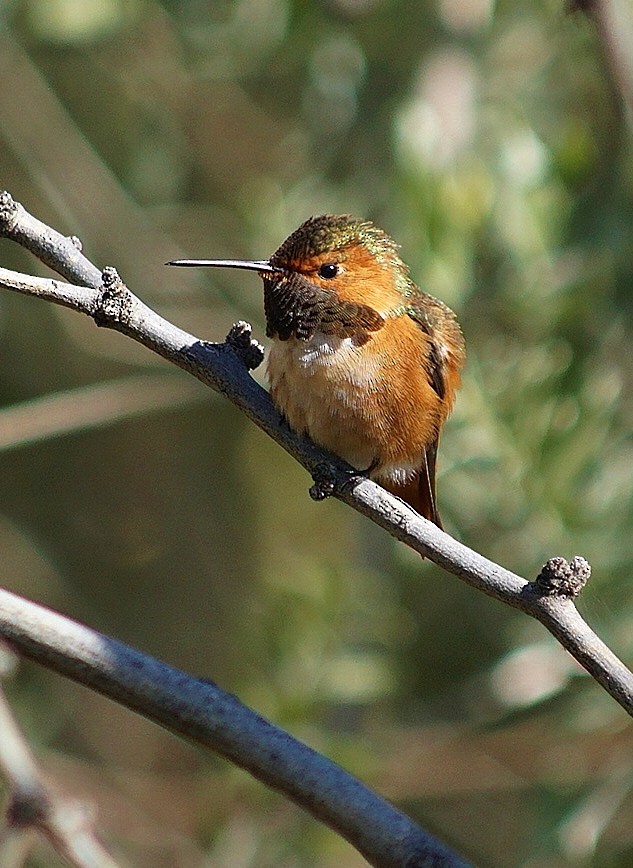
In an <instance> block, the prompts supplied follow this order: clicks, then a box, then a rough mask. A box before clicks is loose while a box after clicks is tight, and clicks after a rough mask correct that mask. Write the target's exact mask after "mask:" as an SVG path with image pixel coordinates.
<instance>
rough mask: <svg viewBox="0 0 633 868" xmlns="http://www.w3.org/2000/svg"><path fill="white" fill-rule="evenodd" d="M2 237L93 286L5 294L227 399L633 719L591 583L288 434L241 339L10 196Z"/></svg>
mask: <svg viewBox="0 0 633 868" xmlns="http://www.w3.org/2000/svg"><path fill="white" fill-rule="evenodd" d="M0 235H4V236H5V237H7V238H10V239H12V240H15V241H17V242H18V243H19V244H22V245H24V246H26V247H27V248H28V249H29V250H30V251H31V252H32V253H33V254H35V256H38V257H39V258H42V259H44V260H45V261H46V262H47V264H49V265H50V266H51V267H53V268H55V269H56V270H57V271H58V272H59V273H62V274H64V275H65V276H67V277H70V278H71V279H75V280H77V281H78V282H79V283H81V282H85V283H87V284H89V285H88V286H84V285H81V286H78V285H70V284H67V283H63V282H61V281H58V280H47V279H44V278H35V277H29V276H26V275H22V274H17V273H15V272H10V271H7V270H5V269H0V285H2V286H5V287H6V288H7V289H12V290H14V291H16V292H21V293H25V294H28V295H36V296H38V297H40V298H45V299H47V300H48V301H52V302H54V303H56V304H61V305H64V306H65V307H70V308H73V309H74V310H78V311H81V312H83V313H86V314H88V316H90V317H92V318H93V319H94V321H95V322H96V323H97V325H99V326H103V327H107V328H111V329H115V330H116V331H120V332H122V333H123V334H126V335H128V336H129V337H131V338H133V339H134V340H136V341H138V342H140V343H142V344H143V345H144V346H146V347H147V348H148V349H151V350H152V351H154V352H156V353H158V354H159V355H161V356H163V358H165V359H167V360H169V361H171V362H173V363H174V364H176V365H178V366H179V367H181V368H183V369H184V370H186V371H188V372H189V373H191V374H193V375H194V376H195V377H197V378H198V379H199V380H201V381H202V382H204V383H206V384H207V385H209V386H210V387H211V388H213V389H215V390H216V391H218V392H220V393H221V394H223V395H224V396H225V397H227V398H228V399H229V400H230V401H231V402H232V403H234V404H235V405H236V406H238V407H239V408H240V409H241V410H242V411H243V412H244V413H245V414H246V415H247V416H248V417H249V418H250V419H251V420H252V421H253V422H255V424H256V425H258V426H259V427H260V428H262V429H263V430H264V431H266V433H267V434H269V435H270V436H271V437H272V438H273V439H274V440H275V441H276V442H277V443H278V444H279V445H280V446H282V447H283V448H284V449H285V450H286V451H287V452H289V453H290V454H291V455H293V456H294V457H295V458H296V459H297V461H299V462H300V463H301V464H302V465H303V466H304V467H305V468H306V469H307V470H308V471H309V472H310V473H311V474H312V475H313V476H314V477H315V478H316V480H317V484H316V485H315V486H313V489H312V490H311V493H312V494H313V496H314V497H315V498H316V499H319V498H320V497H322V496H324V494H332V495H333V496H335V497H337V498H338V499H340V500H342V501H343V502H345V503H347V504H348V505H350V506H352V507H353V508H354V509H356V510H358V511H359V512H361V513H363V514H364V515H366V516H367V517H368V518H371V519H372V521H374V522H375V523H376V524H378V525H380V526H381V527H383V528H385V530H387V531H388V532H389V533H390V534H391V535H392V536H394V537H395V538H396V539H399V540H401V541H402V542H404V543H406V544H407V545H408V546H410V547H411V548H413V549H415V551H418V552H420V553H421V554H424V555H425V556H426V557H428V558H430V559H431V560H432V561H434V562H435V563H436V564H438V565H439V566H441V567H443V568H444V569H445V570H447V571H448V572H450V573H453V574H454V575H456V576H458V577H459V578H460V579H462V580H463V581H465V582H467V583H468V584H469V585H472V586H473V587H474V588H477V589H478V590H481V591H483V592H484V593H485V594H488V595H489V596H491V597H495V598H496V599H498V600H501V601H502V602H504V603H506V604H507V605H509V606H512V607H513V608H516V609H520V610H521V611H523V612H525V613H526V614H528V615H531V616H532V617H533V618H536V619H537V620H538V621H540V622H541V623H542V624H543V625H544V626H545V627H546V628H547V629H548V630H549V631H550V633H552V634H553V635H554V636H555V637H556V638H557V639H558V641H559V642H560V643H561V645H563V647H565V648H566V649H567V651H569V653H570V654H572V656H573V657H575V658H576V660H577V661H578V662H579V663H580V664H581V665H582V666H583V667H584V668H585V669H586V670H587V671H588V672H589V673H590V674H591V675H592V676H593V677H594V678H595V679H596V681H598V683H599V684H601V685H602V686H603V687H604V689H605V690H607V691H608V692H609V693H610V694H611V696H613V697H614V699H616V701H617V702H619V703H620V705H621V706H622V707H623V708H624V709H625V710H626V711H627V712H628V714H631V715H633V674H632V673H631V672H630V671H629V670H628V669H627V667H626V666H625V665H624V664H623V663H622V662H621V661H620V660H619V659H618V658H617V657H616V655H615V654H614V653H613V652H612V651H611V650H610V649H609V648H608V647H607V646H606V645H605V644H604V642H602V640H601V639H599V637H598V636H597V635H596V634H595V633H594V632H593V631H592V630H591V628H590V627H589V626H588V624H587V623H586V622H585V621H584V620H583V619H582V618H581V616H580V615H579V613H578V611H577V609H576V607H575V605H574V603H573V599H572V598H573V597H574V596H576V595H577V594H578V593H579V591H580V589H581V586H582V583H580V586H574V587H571V586H570V585H569V584H567V585H566V584H565V583H564V582H562V583H558V584H556V583H555V582H554V583H550V584H549V585H546V584H545V583H544V582H528V581H527V580H526V579H524V578H522V577H521V576H518V575H516V574H514V573H512V572H510V571H509V570H506V569H504V568H503V567H501V566H499V565H498V564H496V563H494V562H493V561H489V560H488V559H487V558H484V557H483V556H482V555H480V554H478V553H477V552H475V551H473V550H472V549H469V548H468V547H467V546H464V545H462V544H461V543H459V542H458V541H457V540H455V539H453V538H452V537H450V536H449V535H448V534H446V533H444V532H443V531H441V530H440V529H439V528H438V527H436V526H435V525H434V524H433V523H432V522H429V521H426V520H425V519H423V518H421V517H420V516H419V515H418V514H417V513H415V512H414V511H413V510H411V509H410V508H409V507H408V506H407V505H406V504H405V503H403V502H402V501H401V500H399V499H398V498H396V497H394V496H393V495H390V494H389V493H388V492H387V491H385V490H384V489H383V488H382V487H381V486H379V485H377V484H376V483H375V482H372V481H371V480H369V479H364V478H359V477H358V476H355V475H354V473H353V471H352V470H351V468H349V467H348V466H347V465H346V464H345V463H344V462H342V461H341V460H340V459H338V458H336V457H335V456H332V455H328V454H327V453H325V452H324V451H323V450H321V449H319V448H318V447H317V446H315V445H314V444H313V443H312V442H311V441H309V440H307V439H306V438H299V437H297V436H296V435H295V434H294V433H293V432H292V431H290V429H289V428H288V426H287V425H285V424H283V422H282V420H281V417H280V415H279V413H278V412H277V410H276V409H275V408H274V406H273V404H272V401H271V399H270V396H269V395H268V393H267V392H266V391H265V390H264V389H262V387H261V386H259V384H258V383H256V382H255V380H254V379H253V378H252V377H251V376H250V375H249V374H248V366H247V365H245V364H244V360H243V358H242V354H241V352H240V350H239V349H238V348H236V346H235V344H236V343H238V344H239V341H236V339H235V335H233V339H232V341H231V342H230V343H222V344H219V343H208V342H205V341H201V340H199V339H197V338H195V337H194V336H193V335H190V334H188V333H187V332H184V331H182V330H181V329H179V328H177V327H176V326H175V325H173V324H172V323H170V322H168V321H167V320H165V319H163V318H162V317H160V316H159V315H158V314H157V313H155V312H154V311H153V310H151V309H150V308H149V307H147V306H146V305H145V304H143V302H142V301H140V299H138V298H137V297H136V296H134V295H133V294H132V293H131V292H130V290H129V289H128V288H127V287H126V286H125V285H124V284H123V283H122V281H121V280H120V278H119V277H118V275H117V274H116V272H115V271H114V269H111V268H106V269H105V270H104V271H103V273H100V272H99V271H98V270H97V269H96V268H95V266H94V265H92V263H90V262H89V261H88V260H86V259H85V257H84V256H83V255H82V254H81V253H80V251H79V249H78V245H77V241H76V239H69V238H66V237H65V236H63V235H61V234H59V233H55V231H54V230H53V229H51V228H50V227H48V226H45V225H44V224H43V223H41V222H40V221H38V220H36V219H35V218H34V217H32V216H31V215H30V214H28V213H27V212H26V210H25V209H24V208H23V207H22V206H21V205H19V204H18V203H16V202H14V200H13V199H12V198H11V196H10V195H9V194H8V193H3V194H0ZM247 334H250V333H247ZM585 579H586V577H585Z"/></svg>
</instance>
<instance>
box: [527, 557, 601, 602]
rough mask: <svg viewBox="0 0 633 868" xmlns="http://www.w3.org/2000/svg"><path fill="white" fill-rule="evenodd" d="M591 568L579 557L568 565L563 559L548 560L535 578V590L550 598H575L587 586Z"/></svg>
mask: <svg viewBox="0 0 633 868" xmlns="http://www.w3.org/2000/svg"><path fill="white" fill-rule="evenodd" d="M590 575H591V566H590V565H589V563H588V562H587V561H586V560H585V559H584V558H583V557H581V556H580V555H576V557H574V558H572V559H571V561H570V562H569V563H568V562H567V561H566V560H565V558H561V557H555V558H550V559H549V560H548V561H547V563H546V564H544V565H543V568H542V569H541V572H540V573H539V574H538V576H537V577H536V581H535V582H534V585H535V587H536V590H537V591H538V592H539V593H540V594H542V595H544V596H550V597H577V596H578V595H579V594H580V592H581V591H582V589H583V588H584V587H585V585H586V584H587V581H588V580H589V576H590Z"/></svg>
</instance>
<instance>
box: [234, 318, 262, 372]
mask: <svg viewBox="0 0 633 868" xmlns="http://www.w3.org/2000/svg"><path fill="white" fill-rule="evenodd" d="M224 342H225V343H226V344H228V345H229V346H230V347H233V349H234V350H235V352H236V353H237V355H238V356H239V358H240V359H241V360H242V362H243V363H244V365H245V366H246V367H247V368H248V370H249V371H252V370H254V369H255V368H258V367H259V366H260V365H261V363H262V362H263V361H264V348H263V346H262V345H261V344H260V343H259V342H258V341H256V340H255V338H254V337H253V327H252V326H251V324H250V323H248V322H244V320H240V321H239V322H236V323H234V324H233V325H232V326H231V330H230V332H229V333H228V335H227V336H226V337H225V339H224Z"/></svg>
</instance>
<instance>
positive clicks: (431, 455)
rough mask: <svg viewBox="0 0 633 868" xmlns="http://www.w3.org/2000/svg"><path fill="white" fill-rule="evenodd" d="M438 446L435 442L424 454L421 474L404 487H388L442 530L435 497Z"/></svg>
mask: <svg viewBox="0 0 633 868" xmlns="http://www.w3.org/2000/svg"><path fill="white" fill-rule="evenodd" d="M437 444H438V441H437V440H435V441H434V442H433V443H432V444H431V445H430V446H429V447H428V448H427V450H426V452H425V453H424V458H423V461H422V466H421V467H420V471H419V473H417V474H416V475H415V476H414V477H413V479H410V480H409V481H408V482H406V483H405V484H404V485H390V486H387V487H388V488H389V491H391V493H392V494H395V495H396V496H397V497H399V498H401V499H402V500H404V501H405V503H408V504H409V506H412V507H413V509H415V511H416V512H418V513H419V514H420V515H421V516H423V517H424V518H428V520H429V521H432V522H433V523H434V524H436V525H437V526H438V527H439V528H440V529H442V530H443V529H444V528H443V526H442V520H441V519H440V514H439V512H438V510H437V499H436V497H435V458H436V455H437Z"/></svg>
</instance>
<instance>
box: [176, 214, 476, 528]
mask: <svg viewBox="0 0 633 868" xmlns="http://www.w3.org/2000/svg"><path fill="white" fill-rule="evenodd" d="M168 264H169V265H184V266H216V267H218V266H220V267H227V268H245V269H250V270H252V271H257V272H258V273H259V274H260V276H261V277H262V279H263V282H264V310H265V314H266V334H267V336H268V337H270V338H272V341H273V343H272V346H271V348H270V351H269V354H268V378H269V382H270V391H271V396H272V399H273V401H274V403H275V405H276V407H277V409H278V410H279V411H280V413H282V414H283V416H284V417H285V418H286V419H287V421H288V424H289V425H290V427H291V428H292V429H293V430H294V431H295V432H296V433H297V434H307V435H308V436H309V437H311V438H312V440H313V441H314V442H315V443H317V444H319V445H320V446H322V447H324V448H325V449H328V450H329V451H330V452H333V453H334V454H335V455H338V456H340V457H341V458H342V459H344V460H345V461H347V462H348V464H351V465H352V467H355V468H357V469H358V470H360V471H363V472H367V473H368V474H369V476H370V477H371V478H372V479H374V480H375V481H376V482H379V483H380V484H381V485H383V486H384V487H385V488H386V489H387V490H388V491H390V492H392V493H393V494H395V495H397V496H398V497H400V498H402V500H404V501H406V502H407V503H408V504H410V505H411V506H412V507H413V508H414V509H415V510H417V512H419V513H420V515H422V516H424V517H425V518H428V519H430V520H431V521H433V522H435V524H437V525H438V526H439V527H442V523H441V521H440V517H439V513H438V510H437V502H436V495H435V462H436V455H437V447H438V442H439V437H440V431H441V429H442V425H443V424H444V422H445V421H446V419H447V417H448V415H449V413H450V411H451V408H452V406H453V403H454V400H455V391H456V389H457V388H458V387H459V384H460V371H461V368H462V366H463V363H464V358H465V346H464V338H463V336H462V332H461V329H460V327H459V324H458V323H457V319H456V317H455V314H454V313H453V311H452V310H450V308H448V307H447V306H446V305H445V304H444V303H443V302H441V301H439V300H438V299H436V298H434V297H433V296H432V295H428V294H427V293H425V292H422V291H421V290H420V289H419V288H418V287H417V286H416V285H415V283H414V282H413V280H412V279H411V276H410V274H409V269H408V268H407V266H406V265H405V264H404V262H403V261H402V259H401V258H400V256H399V254H398V245H397V244H396V243H395V242H394V241H393V240H392V239H391V238H390V237H389V235H387V234H386V233H385V232H383V231H382V229H379V228H378V227H377V226H374V224H373V223H370V222H367V221H361V220H356V219H355V218H353V217H350V216H348V215H346V216H341V217H339V216H333V215H329V214H326V215H323V216H320V217H311V218H310V219H309V220H306V222H305V223H303V224H302V225H301V226H299V228H298V229H296V230H295V231H294V232H293V233H292V235H290V236H289V237H288V238H287V239H286V240H285V241H284V243H283V244H282V245H281V247H279V249H278V250H276V251H275V253H273V255H272V256H271V257H270V259H268V260H232V259H201V260H195V259H180V260H175V261H173V262H170V263H168Z"/></svg>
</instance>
